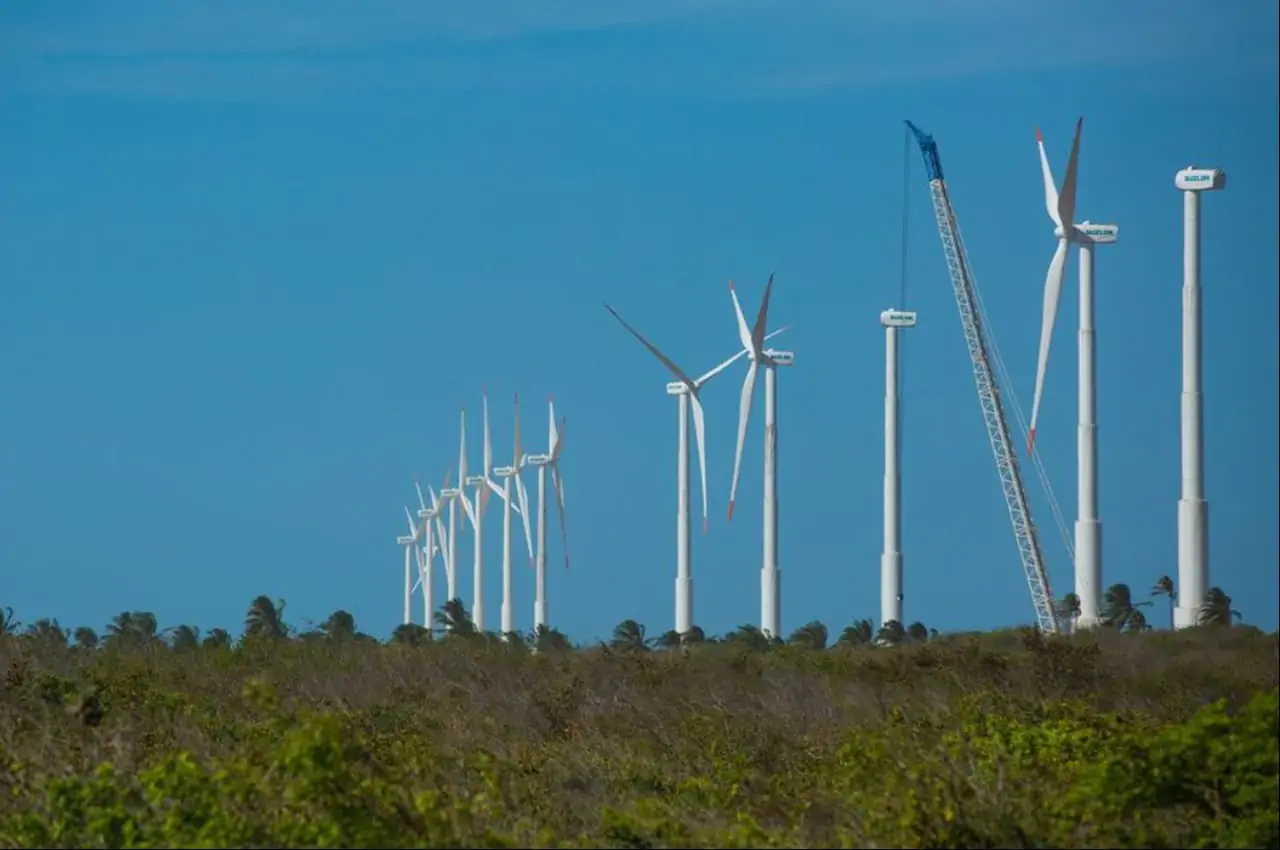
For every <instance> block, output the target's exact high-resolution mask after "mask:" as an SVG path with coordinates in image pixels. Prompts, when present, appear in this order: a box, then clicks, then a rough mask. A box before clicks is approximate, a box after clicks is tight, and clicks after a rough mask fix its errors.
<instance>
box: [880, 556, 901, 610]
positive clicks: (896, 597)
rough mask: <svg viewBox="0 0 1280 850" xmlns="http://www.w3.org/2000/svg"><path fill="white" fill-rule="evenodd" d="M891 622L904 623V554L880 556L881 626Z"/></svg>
mask: <svg viewBox="0 0 1280 850" xmlns="http://www.w3.org/2000/svg"><path fill="white" fill-rule="evenodd" d="M890 620H896V621H897V622H898V625H905V624H904V623H903V622H902V553H901V552H885V553H883V554H881V555H880V625H881V626H884V624H885V623H887V622H889V621H890Z"/></svg>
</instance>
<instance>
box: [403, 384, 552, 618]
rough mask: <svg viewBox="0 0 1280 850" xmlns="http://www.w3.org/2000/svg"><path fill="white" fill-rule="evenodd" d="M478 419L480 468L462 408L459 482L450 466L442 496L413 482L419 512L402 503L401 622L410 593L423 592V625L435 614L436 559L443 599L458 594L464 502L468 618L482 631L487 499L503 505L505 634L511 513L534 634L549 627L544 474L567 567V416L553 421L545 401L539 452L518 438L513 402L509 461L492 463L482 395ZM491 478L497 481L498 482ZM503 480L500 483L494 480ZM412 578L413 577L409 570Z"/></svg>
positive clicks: (510, 609) (408, 611) (408, 610)
mask: <svg viewBox="0 0 1280 850" xmlns="http://www.w3.org/2000/svg"><path fill="white" fill-rule="evenodd" d="M481 419H482V422H483V431H484V434H483V454H482V460H481V464H480V468H479V469H478V470H477V469H474V468H473V467H471V466H469V465H468V463H467V413H466V410H463V411H462V412H461V414H460V437H459V444H458V471H457V476H458V477H457V483H456V486H450V478H451V476H452V474H453V471H452V470H451V469H450V470H448V471H446V472H445V474H444V481H443V483H442V485H441V488H440V491H439V493H437V492H436V490H435V488H434V487H433V486H431V485H430V484H428V485H427V494H426V496H424V495H423V492H422V487H421V485H420V484H419V483H418V482H417V481H414V488H415V490H416V491H417V496H418V511H417V515H416V517H415V515H414V513H413V512H412V511H411V510H410V509H409V507H408V506H405V509H404V512H405V520H406V522H407V523H408V533H407V534H403V535H401V536H399V537H397V538H396V542H397V543H399V544H400V545H401V546H403V547H404V622H405V623H406V624H408V623H412V622H413V613H412V604H413V594H414V592H415V591H418V590H421V592H422V608H423V621H424V622H423V625H424V626H426V627H427V628H431V621H432V616H433V614H434V612H435V608H436V605H435V596H434V590H435V564H436V560H437V558H438V559H439V560H440V562H441V564H442V565H443V567H444V574H445V587H446V598H447V599H449V600H453V599H457V598H458V597H459V593H458V571H457V565H458V560H457V555H458V547H457V543H458V531H459V529H458V522H459V517H458V513H459V506H461V513H462V522H463V523H464V528H463V529H462V530H463V531H464V532H465V525H466V524H470V526H471V529H472V532H473V536H472V549H471V552H472V565H473V573H472V582H473V584H472V601H471V620H472V622H473V623H474V624H475V627H476V630H477V631H481V632H483V631H484V628H485V610H484V515H485V511H486V508H487V507H488V505H489V501H490V499H491V498H494V497H496V498H497V499H498V500H499V501H500V502H501V503H502V611H501V631H502V634H503V635H508V634H511V633H512V632H514V631H515V610H514V600H513V598H512V591H511V558H512V548H513V547H512V533H511V518H512V514H515V515H516V516H517V517H519V518H520V524H521V527H522V528H523V530H524V542H525V548H526V549H527V550H528V556H529V564H530V566H531V567H532V568H533V570H534V601H533V626H534V629H535V631H536V630H537V629H539V628H540V627H545V626H546V625H547V510H548V504H547V477H548V475H549V476H550V478H551V487H552V490H553V491H554V493H555V502H556V515H557V517H558V518H559V522H560V540H561V547H562V550H563V553H564V563H565V567H566V568H568V566H569V543H568V534H567V530H566V526H565V502H564V476H563V473H562V472H561V471H560V457H561V451H562V449H563V447H564V419H563V418H562V419H561V420H560V422H559V423H557V422H556V408H555V402H554V401H552V400H550V399H548V401H547V450H546V452H543V453H525V452H524V448H523V444H522V443H521V439H520V397H519V396H518V395H517V396H516V397H515V399H514V419H513V421H514V438H513V441H512V453H511V463H510V464H509V465H506V466H495V465H494V459H493V443H492V440H491V439H490V436H489V399H488V396H487V395H485V394H482V395H481ZM530 466H531V467H533V468H534V469H535V470H536V475H537V506H536V511H537V513H536V522H535V524H534V527H535V531H534V533H530V528H529V493H528V490H527V489H526V488H525V484H524V478H523V471H524V469H525V467H530ZM495 478H496V479H497V480H495ZM499 481H501V482H502V483H501V484H499V483H498V482H499ZM415 567H416V568H417V580H416V581H415V580H414V568H415Z"/></svg>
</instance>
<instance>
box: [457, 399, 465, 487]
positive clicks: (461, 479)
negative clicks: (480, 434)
mask: <svg viewBox="0 0 1280 850" xmlns="http://www.w3.org/2000/svg"><path fill="white" fill-rule="evenodd" d="M458 421H459V423H460V424H459V428H458V433H459V437H458V486H459V487H466V486H467V411H466V410H465V409H464V410H463V411H462V414H461V417H460V418H459V420H458Z"/></svg>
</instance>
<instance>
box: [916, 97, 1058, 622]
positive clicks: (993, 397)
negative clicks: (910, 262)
mask: <svg viewBox="0 0 1280 850" xmlns="http://www.w3.org/2000/svg"><path fill="white" fill-rule="evenodd" d="M906 123H907V127H908V129H909V130H910V131H911V133H912V134H914V136H915V140H916V144H918V145H919V146H920V153H921V154H923V156H924V166H925V172H926V174H927V176H928V178H929V194H930V195H931V196H932V198H933V214H934V218H936V219H937V222H938V234H939V235H940V236H941V237H942V253H943V255H944V256H945V258H946V261H947V271H948V272H949V273H950V275H951V288H952V289H953V290H954V292H955V297H956V306H957V307H959V308H960V323H961V325H962V326H963V328H964V341H965V345H966V346H967V347H968V349H969V359H970V360H971V361H972V362H973V379H974V383H976V384H977V388H978V403H979V405H980V406H981V407H982V418H983V421H984V422H985V423H986V426H987V437H988V438H989V439H990V441H991V451H992V453H993V454H994V455H995V461H996V472H997V473H998V474H999V476H1000V487H1001V489H1002V490H1003V492H1004V500H1005V505H1006V507H1007V508H1008V510H1009V519H1010V520H1011V521H1012V523H1013V537H1014V540H1015V541H1016V542H1017V544H1018V555H1019V557H1020V558H1021V560H1022V569H1023V572H1024V573H1025V574H1026V578H1027V586H1028V587H1029V588H1030V590H1031V603H1032V605H1033V606H1034V607H1035V610H1036V622H1037V624H1038V625H1039V627H1040V630H1041V631H1042V632H1045V633H1049V634H1053V633H1056V632H1057V631H1058V616H1057V612H1056V611H1055V608H1054V603H1053V591H1052V590H1051V589H1050V587H1049V575H1048V572H1047V571H1046V569H1045V566H1044V554H1043V552H1042V550H1041V547H1040V537H1039V535H1038V533H1037V532H1036V526H1035V523H1034V522H1033V521H1032V519H1031V508H1030V506H1029V505H1028V503H1027V492H1026V490H1025V489H1024V488H1023V486H1022V472H1021V470H1020V469H1019V467H1018V454H1017V452H1016V451H1015V450H1014V448H1013V440H1012V438H1011V437H1010V435H1009V423H1008V421H1007V420H1006V419H1005V411H1004V404H1003V402H1002V401H1001V398H1000V388H999V386H998V385H997V384H996V379H995V375H994V373H993V370H992V362H993V359H994V360H995V361H996V362H997V363H998V362H999V359H998V356H997V357H995V358H993V357H992V355H991V354H990V353H989V351H988V346H987V337H986V334H985V333H984V332H983V310H982V302H981V299H980V298H979V296H978V291H977V286H976V284H975V282H974V278H973V274H972V271H971V269H970V266H969V258H968V255H967V254H966V253H965V249H964V241H963V239H962V238H961V236H960V226H959V225H958V224H957V223H956V214H955V210H954V209H952V207H951V198H950V195H949V193H948V191H947V184H946V181H945V180H944V179H943V176H942V159H941V158H940V157H939V156H938V145H937V143H936V142H935V141H934V140H933V137H932V136H929V135H927V134H926V133H924V132H923V131H922V130H920V128H919V127H917V126H916V125H915V124H912V123H911V122H910V121H908V122H906ZM1006 383H1007V381H1006ZM1033 457H1034V456H1033ZM1037 463H1038V460H1037ZM1040 471H1041V473H1042V475H1043V469H1042V468H1040ZM1054 514H1055V518H1057V519H1058V522H1059V526H1060V528H1062V527H1064V525H1063V521H1062V519H1061V516H1060V512H1059V511H1058V510H1057V508H1056V502H1055V503H1054Z"/></svg>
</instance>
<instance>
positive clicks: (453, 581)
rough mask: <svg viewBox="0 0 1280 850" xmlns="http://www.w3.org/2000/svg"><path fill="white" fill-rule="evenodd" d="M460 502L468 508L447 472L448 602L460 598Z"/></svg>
mask: <svg viewBox="0 0 1280 850" xmlns="http://www.w3.org/2000/svg"><path fill="white" fill-rule="evenodd" d="M466 442H467V437H466V414H465V413H464V414H463V436H462V444H463V448H465V447H466ZM465 458H466V454H465V452H464V454H463V461H462V465H463V466H464V468H465V465H466V460H465ZM459 500H461V502H462V505H463V507H464V508H466V507H467V500H466V497H464V496H463V495H462V487H461V486H458V487H450V486H449V472H448V471H447V470H446V471H445V474H444V485H443V486H442V487H441V488H440V501H441V502H442V503H447V504H448V505H449V532H448V534H446V535H445V540H444V553H445V554H444V579H445V587H446V590H445V593H446V594H447V599H446V601H448V600H453V599H457V598H458V571H457V569H455V568H456V567H457V565H458V560H457V555H458V548H457V543H458V533H457V532H458V527H457V518H458V502H459Z"/></svg>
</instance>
